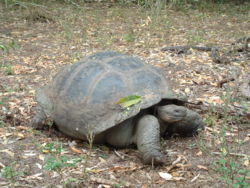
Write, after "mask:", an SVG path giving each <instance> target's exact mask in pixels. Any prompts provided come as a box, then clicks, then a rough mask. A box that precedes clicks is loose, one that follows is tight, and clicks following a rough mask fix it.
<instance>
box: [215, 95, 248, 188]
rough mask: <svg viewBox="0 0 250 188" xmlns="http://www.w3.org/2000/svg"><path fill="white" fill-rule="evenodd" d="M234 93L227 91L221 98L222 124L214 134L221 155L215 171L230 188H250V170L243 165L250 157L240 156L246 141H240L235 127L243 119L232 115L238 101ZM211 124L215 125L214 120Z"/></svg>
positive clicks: (216, 161) (216, 162)
mask: <svg viewBox="0 0 250 188" xmlns="http://www.w3.org/2000/svg"><path fill="white" fill-rule="evenodd" d="M233 93H234V92H231V91H227V92H226V93H225V94H224V95H222V96H221V99H222V100H223V101H224V106H223V117H222V119H220V120H219V118H218V119H217V123H218V122H220V124H221V127H220V130H219V132H214V133H213V136H214V142H215V144H216V147H217V148H218V149H219V152H215V153H216V154H218V155H219V158H218V159H216V160H215V161H214V163H213V165H214V169H215V171H216V172H218V173H219V174H220V178H221V179H222V180H223V181H224V182H225V183H226V184H227V185H228V186H230V187H234V188H247V187H249V186H250V184H249V183H247V178H249V176H250V171H249V169H248V168H247V167H246V166H244V165H243V163H244V161H245V160H249V159H250V156H247V155H243V154H240V151H241V150H242V149H241V148H242V145H243V144H244V141H241V140H240V135H239V130H238V131H237V133H235V130H233V125H239V124H240V123H241V118H240V117H239V116H237V115H234V116H232V115H231V114H230V109H231V108H230V105H231V104H232V103H234V102H236V101H238V100H237V99H236V98H235V97H233V96H234V95H233ZM210 123H215V122H214V120H213V121H210Z"/></svg>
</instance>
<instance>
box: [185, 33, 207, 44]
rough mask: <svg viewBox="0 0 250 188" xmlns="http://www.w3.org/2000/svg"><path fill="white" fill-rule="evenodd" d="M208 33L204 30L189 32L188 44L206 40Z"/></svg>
mask: <svg viewBox="0 0 250 188" xmlns="http://www.w3.org/2000/svg"><path fill="white" fill-rule="evenodd" d="M205 35H206V33H205V32H204V31H195V32H189V33H188V36H187V37H188V44H190V45H193V44H198V43H201V42H204V41H205Z"/></svg>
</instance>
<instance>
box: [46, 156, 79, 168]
mask: <svg viewBox="0 0 250 188" xmlns="http://www.w3.org/2000/svg"><path fill="white" fill-rule="evenodd" d="M80 161H82V158H79V157H78V158H73V159H69V158H68V157H66V156H53V155H49V156H47V157H46V158H45V165H44V169H45V170H59V169H61V168H64V167H74V166H75V165H76V164H77V163H78V162H80Z"/></svg>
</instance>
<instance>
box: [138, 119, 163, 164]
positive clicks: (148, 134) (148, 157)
mask: <svg viewBox="0 0 250 188" xmlns="http://www.w3.org/2000/svg"><path fill="white" fill-rule="evenodd" d="M135 142H136V144H137V147H138V149H139V151H140V152H141V154H142V159H143V163H144V164H156V165H157V164H163V163H165V160H164V156H163V154H162V153H161V151H160V150H161V146H160V124H159V122H158V119H157V118H156V117H155V116H152V115H144V116H142V117H141V118H140V119H139V121H138V123H137V125H136V139H135Z"/></svg>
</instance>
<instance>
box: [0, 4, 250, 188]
mask: <svg viewBox="0 0 250 188" xmlns="http://www.w3.org/2000/svg"><path fill="white" fill-rule="evenodd" d="M0 6H1V7H0V8H1V12H0V50H1V51H0V57H1V61H0V187H142V188H147V187H231V186H234V187H241V188H243V187H244V188H245V187H248V186H249V182H250V175H249V155H250V152H249V148H250V141H249V140H250V134H249V132H250V131H249V130H250V123H249V120H250V118H249V110H250V108H249V101H248V100H247V99H246V98H242V97H240V96H239V95H238V93H237V86H238V85H239V84H238V83H240V82H241V80H242V78H243V77H244V76H245V75H246V74H247V73H249V71H250V61H249V56H248V58H247V57H246V58H242V59H240V60H237V61H230V62H229V63H215V62H214V61H213V60H212V58H211V52H210V51H209V52H204V51H199V50H195V49H190V50H189V51H188V52H187V53H180V54H177V53H175V52H170V51H162V50H161V49H162V48H163V47H166V46H177V45H200V46H212V47H214V46H216V47H219V49H222V50H221V51H223V50H224V51H226V50H227V49H229V48H231V44H232V43H234V42H235V41H237V39H239V38H241V37H243V36H249V34H250V33H249V31H250V25H249V21H250V20H249V17H250V16H249V12H250V11H249V4H248V3H246V4H245V5H244V6H243V5H242V6H234V7H229V6H228V5H227V6H226V5H225V7H224V9H223V6H219V5H218V8H216V7H213V8H211V10H210V9H209V10H203V11H202V10H199V9H198V10H195V9H190V8H187V9H185V8H183V9H181V10H179V9H175V8H173V7H166V8H164V9H163V10H160V9H159V7H151V8H146V9H145V8H142V7H138V6H135V5H126V6H125V5H119V4H116V3H113V4H112V3H104V4H103V3H90V4H83V5H79V6H78V5H75V4H59V3H55V2H53V3H52V4H49V3H48V4H46V5H38V4H25V6H24V5H23V4H16V5H14V6H11V7H8V6H7V5H6V4H3V3H0ZM219 7H220V9H219ZM102 50H116V51H119V52H122V53H125V54H130V55H137V56H140V57H141V58H142V59H143V60H145V61H146V62H148V63H150V64H153V65H155V66H157V67H159V68H161V69H162V70H164V71H165V73H166V76H168V77H169V79H170V80H171V82H172V83H173V84H172V85H173V89H174V91H176V92H177V93H181V94H186V95H188V96H189V101H190V102H192V103H196V104H198V105H194V104H193V105H191V104H190V105H189V107H190V108H192V109H193V110H196V111H197V112H199V113H200V114H201V115H202V117H203V118H204V122H205V124H206V129H205V130H204V131H203V132H202V133H201V134H200V135H199V136H197V137H193V138H171V139H168V140H162V151H163V153H164V154H165V155H167V156H168V158H169V161H170V163H168V164H166V165H163V166H159V167H154V166H146V165H143V164H142V163H141V160H140V156H139V153H138V151H137V150H136V149H135V148H126V149H115V148H110V147H107V146H103V145H94V146H93V147H91V145H89V144H88V143H87V142H82V141H80V140H73V139H71V138H68V137H66V136H64V135H62V134H60V133H59V132H57V131H56V130H55V129H53V128H51V127H50V126H49V125H48V126H47V127H46V128H45V130H42V131H38V130H34V129H32V127H31V126H30V120H31V118H32V117H33V116H34V113H35V111H34V106H36V102H35V100H34V96H35V90H36V88H38V87H41V86H43V85H45V84H46V83H48V82H49V81H50V80H51V79H52V77H53V75H54V74H55V73H56V72H57V71H58V70H60V68H61V67H63V66H64V65H67V64H72V63H74V62H76V61H78V60H80V59H82V58H83V57H85V56H86V55H89V54H92V53H94V52H98V51H102ZM235 72H239V73H240V74H239V77H238V78H237V79H235V81H227V82H226V83H225V84H223V85H222V87H219V85H220V84H219V83H221V81H222V80H227V79H228V78H231V77H232V76H233V75H234V74H235ZM236 109H237V110H236Z"/></svg>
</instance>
